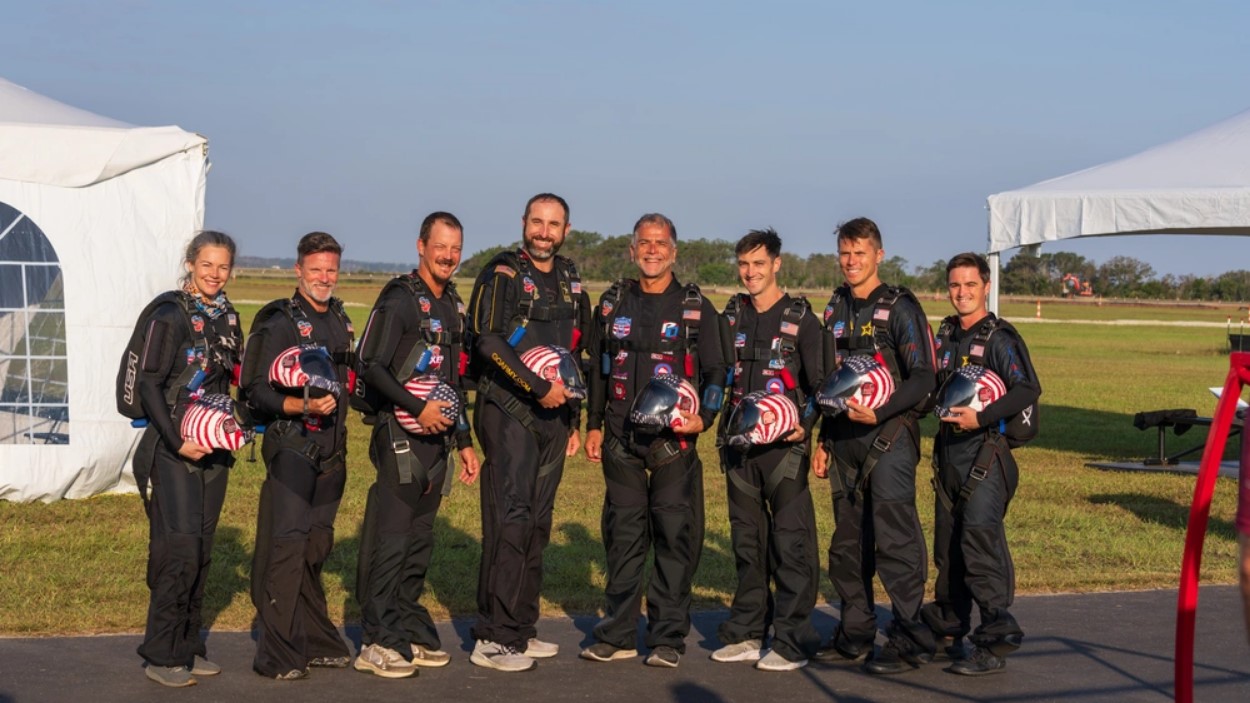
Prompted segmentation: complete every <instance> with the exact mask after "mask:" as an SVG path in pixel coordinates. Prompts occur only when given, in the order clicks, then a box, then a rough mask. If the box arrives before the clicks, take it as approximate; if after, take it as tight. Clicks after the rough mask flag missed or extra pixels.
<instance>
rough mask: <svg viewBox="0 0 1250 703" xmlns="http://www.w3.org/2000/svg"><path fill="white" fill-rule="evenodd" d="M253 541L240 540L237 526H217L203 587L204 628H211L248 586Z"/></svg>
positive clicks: (241, 532)
mask: <svg viewBox="0 0 1250 703" xmlns="http://www.w3.org/2000/svg"><path fill="white" fill-rule="evenodd" d="M251 573H252V545H251V544H244V543H243V531H242V530H240V529H239V528H237V527H218V528H217V533H216V534H215V535H214V537H213V563H212V565H211V566H210V567H209V574H208V584H207V586H206V587H205V589H204V606H203V611H202V612H203V618H204V629H205V630H211V629H212V628H213V623H214V622H216V620H217V617H218V616H219V615H221V613H222V611H224V610H226V609H227V608H229V607H230V604H231V602H233V601H234V597H235V596H236V595H237V594H239V593H245V592H247V591H249V590H250V589H251V583H252V582H251Z"/></svg>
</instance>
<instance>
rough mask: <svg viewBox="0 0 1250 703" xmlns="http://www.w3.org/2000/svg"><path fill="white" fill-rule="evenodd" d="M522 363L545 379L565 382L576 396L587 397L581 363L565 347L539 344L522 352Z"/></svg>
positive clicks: (570, 392)
mask: <svg viewBox="0 0 1250 703" xmlns="http://www.w3.org/2000/svg"><path fill="white" fill-rule="evenodd" d="M521 363H522V364H525V367H526V368H528V369H529V370H530V371H533V372H534V373H535V374H537V375H538V377H539V378H541V379H543V380H544V381H549V382H551V383H560V384H563V385H564V387H565V388H566V389H567V390H568V391H569V394H571V395H572V396H573V397H574V398H585V397H586V381H585V380H583V379H582V371H581V365H580V364H578V363H577V359H575V358H573V354H572V353H571V352H569V350H567V349H565V348H564V347H557V346H555V345H550V344H546V345H539V346H537V347H534V348H533V349H530V350H528V351H526V352H525V353H523V354H521Z"/></svg>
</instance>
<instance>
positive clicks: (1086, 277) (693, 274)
mask: <svg viewBox="0 0 1250 703" xmlns="http://www.w3.org/2000/svg"><path fill="white" fill-rule="evenodd" d="M629 242H630V235H627V234H621V235H615V236H604V235H601V234H599V233H598V232H583V231H580V230H572V231H570V232H569V236H568V238H567V239H566V240H565V242H564V247H563V248H562V249H561V250H560V253H561V254H564V255H565V256H568V257H569V258H571V259H573V261H575V262H576V263H577V267H578V270H579V271H580V272H581V275H582V278H585V279H586V280H591V281H614V280H616V279H618V278H621V277H624V276H633V275H634V273H635V271H636V269H635V267H634V265H633V264H632V263H630V261H629ZM519 244H520V242H515V243H513V244H512V245H510V246H497V247H492V248H490V249H486V250H483V251H479V252H477V253H476V254H474V255H473V256H471V257H469V258H468V259H466V260H465V261H464V262H463V265H462V266H461V271H462V273H463V274H465V275H469V276H473V275H476V274H477V272H478V271H480V270H481V268H482V267H483V266H485V265H486V262H487V261H489V260H490V258H491V257H492V256H494V255H495V254H497V253H499V252H501V251H504V250H506V249H513V248H516V247H517V246H519ZM679 247H680V249H679V251H680V254H679V255H678V257H677V264H676V266H675V267H674V271H675V272H676V274H677V278H678V279H679V280H683V281H696V282H698V283H699V284H701V285H705V286H728V287H735V286H737V285H738V269H737V264H736V261H737V259H736V257H735V256H734V243H733V242H729V241H725V240H723V239H683V240H681V241H680V242H679ZM781 256H782V260H783V263H782V265H781V276H780V280H781V284H782V285H783V286H787V287H791V288H802V289H830V290H831V289H832V288H833V287H834V286H835V285H838V284H840V283H841V282H842V273H841V270H840V269H839V267H838V256H837V254H836V253H833V252H830V253H827V254H811V255H809V256H807V257H800V256H797V255H795V254H790V253H785V252H783V253H782V255H781ZM880 275H881V280H883V281H886V282H888V283H892V284H897V285H903V286H907V287H908V288H911V289H912V290H916V291H940V290H945V288H946V260H945V259H941V260H938V261H934V262H933V263H931V264H928V265H920V266H912V265H911V264H910V263H909V262H908V261H907V259H905V258H903V257H901V256H891V257H888V258H887V259H886V260H885V261H884V262H882V264H881V267H880ZM1073 277H1074V278H1075V279H1077V281H1079V284H1088V285H1089V288H1090V291H1091V292H1092V294H1093V295H1095V296H1101V297H1108V298H1141V299H1155V300H1213V301H1225V302H1231V301H1243V300H1250V271H1246V270H1236V271H1228V272H1226V273H1223V274H1220V275H1218V276H1194V275H1184V276H1174V275H1172V274H1166V275H1164V276H1156V275H1155V271H1154V268H1153V267H1151V266H1150V264H1147V263H1146V262H1144V261H1141V260H1138V259H1135V258H1133V257H1131V256H1113V257H1111V258H1110V259H1108V260H1107V261H1105V262H1103V263H1102V264H1098V263H1096V262H1094V261H1091V260H1089V259H1087V258H1085V257H1083V256H1080V255H1078V254H1073V253H1071V252H1066V251H1060V252H1054V253H1044V254H1041V255H1039V256H1036V257H1035V256H1029V255H1026V254H1017V255H1016V256H1014V257H1012V258H1011V259H1010V260H1009V261H1008V262H1007V263H1006V265H1005V266H1004V267H1003V274H1002V279H1001V282H1000V291H1001V292H1002V293H1003V294H1005V295H1038V296H1061V295H1065V294H1067V293H1069V292H1072V293H1073V294H1077V293H1079V284H1078V285H1077V286H1073V285H1072V284H1071V283H1069V285H1067V286H1065V284H1064V279H1065V278H1068V279H1069V281H1071V279H1072V278H1073Z"/></svg>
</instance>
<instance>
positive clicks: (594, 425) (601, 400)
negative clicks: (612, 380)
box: [582, 293, 608, 430]
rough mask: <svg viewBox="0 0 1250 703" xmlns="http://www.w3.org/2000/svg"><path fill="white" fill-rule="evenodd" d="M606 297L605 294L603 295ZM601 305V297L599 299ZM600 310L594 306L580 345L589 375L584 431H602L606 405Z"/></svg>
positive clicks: (606, 380) (606, 382) (606, 387)
mask: <svg viewBox="0 0 1250 703" xmlns="http://www.w3.org/2000/svg"><path fill="white" fill-rule="evenodd" d="M605 295H606V293H605ZM599 303H600V305H602V303H603V298H602V296H601V297H600V299H599ZM600 310H601V308H600V307H599V306H598V305H597V306H595V309H594V313H593V315H592V317H591V322H590V324H589V325H588V329H587V331H586V339H585V341H584V342H583V343H582V344H583V346H584V347H585V348H586V356H587V357H588V361H589V362H590V363H589V369H590V373H589V374H588V378H587V379H586V381H587V384H588V385H589V386H590V391H589V393H588V394H587V397H586V429H587V430H601V429H603V416H604V413H605V409H606V407H607V403H608V379H607V376H605V375H604V374H603V354H604V350H603V315H602V314H601V313H600Z"/></svg>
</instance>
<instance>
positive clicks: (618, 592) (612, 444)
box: [581, 214, 725, 667]
mask: <svg viewBox="0 0 1250 703" xmlns="http://www.w3.org/2000/svg"><path fill="white" fill-rule="evenodd" d="M630 254H631V256H632V257H633V260H634V263H635V264H637V265H638V271H639V274H640V275H639V279H638V280H632V279H626V280H624V281H621V282H620V283H618V284H617V286H615V287H614V289H615V290H619V299H617V300H612V299H611V297H612V292H611V291H609V293H606V294H605V295H604V296H603V298H601V299H600V303H599V307H598V308H597V310H596V314H595V319H594V324H593V325H592V326H591V341H590V342H589V343H588V344H587V349H588V350H589V351H590V355H591V359H592V367H593V368H592V373H591V374H590V399H589V403H588V407H589V409H588V411H587V412H588V414H587V434H586V456H587V458H589V459H590V460H591V461H593V462H600V461H602V463H603V475H604V479H605V481H606V483H607V493H606V496H605V498H604V504H603V528H602V529H603V542H604V547H605V549H606V551H607V572H608V573H607V581H608V583H607V588H606V593H605V596H606V600H607V604H606V607H605V610H606V611H607V612H606V616H605V617H604V619H603V621H602V622H600V623H599V624H598V625H597V626H596V627H595V631H594V635H595V639H596V640H598V642H597V643H596V644H593V645H591V646H590V647H587V648H586V649H584V650H582V653H581V656H582V658H584V659H590V660H592V661H612V660H616V659H628V658H632V657H635V656H637V654H638V652H637V650H636V649H635V647H636V645H635V641H636V638H637V628H638V614H639V608H640V606H641V600H642V594H643V572H644V569H645V566H646V558H647V552H648V550H649V549H650V548H651V547H652V546H654V548H655V567H654V573H652V575H651V582H650V585H649V586H648V587H647V635H646V645H647V646H648V647H650V648H652V651H651V654H650V656H648V657H647V659H646V663H647V664H648V665H651V666H664V667H675V666H677V664H678V662H679V661H680V659H681V654H683V653H684V652H685V649H686V644H685V639H686V634H687V633H688V632H689V631H690V601H691V594H690V587H691V581H692V580H693V578H694V572H695V569H696V568H697V567H698V565H699V557H700V555H701V554H702V551H703V464H702V463H701V462H700V461H699V456H698V451H697V447H696V444H695V442H696V439H697V437H698V434H699V433H700V432H702V431H704V430H705V429H708V428H711V426H712V423H713V421H714V420H715V418H716V412H717V410H719V406H720V401H721V399H722V397H723V393H724V390H723V385H722V384H723V383H724V378H725V362H724V354H723V352H722V347H721V337H720V331H719V330H720V325H719V322H718V316H717V314H716V310H715V309H714V308H713V307H712V304H711V303H710V302H709V301H708V300H707V299H706V298H704V297H703V296H702V295H701V294H700V293H699V292H698V289H697V288H695V287H692V286H683V285H681V284H680V283H678V282H677V279H676V278H675V277H674V276H673V264H674V263H675V262H676V260H677V230H676V228H675V227H674V226H673V223H672V221H671V220H669V219H668V218H667V217H665V216H663V215H659V214H649V215H643V217H642V218H641V219H639V220H638V223H637V224H635V225H634V239H633V242H632V243H631V244H630ZM692 341H693V342H694V345H693V346H692V344H691V342H692ZM662 373H672V374H678V375H681V376H683V377H685V378H686V379H687V380H689V381H691V382H692V383H695V384H696V385H697V386H698V387H699V392H700V397H701V398H702V402H701V404H700V405H701V408H700V412H699V414H698V415H692V414H684V415H685V416H684V418H683V419H684V422H683V424H682V425H681V427H680V434H677V433H674V432H673V431H670V430H665V431H663V432H660V433H658V434H656V433H648V432H639V431H636V429H635V427H634V424H633V423H632V422H631V421H630V420H629V412H630V408H631V406H632V404H633V400H634V398H635V396H636V395H637V394H638V393H639V392H641V391H642V389H643V387H644V386H646V384H647V382H648V381H649V380H650V379H651V377H652V376H655V375H658V374H662ZM605 424H606V426H607V436H606V437H605V436H604V430H603V428H604V426H605Z"/></svg>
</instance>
